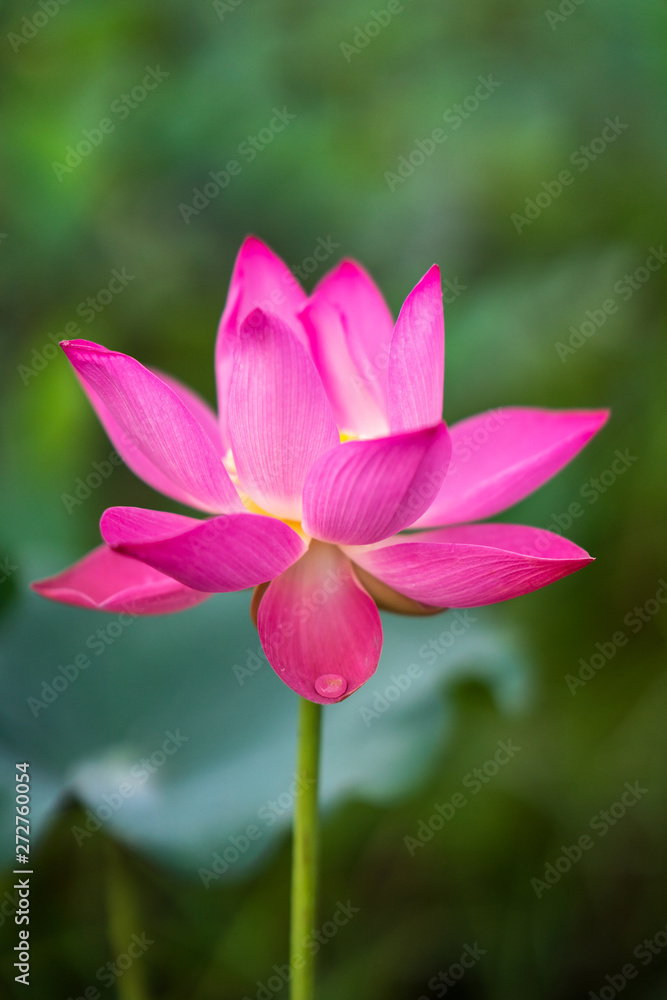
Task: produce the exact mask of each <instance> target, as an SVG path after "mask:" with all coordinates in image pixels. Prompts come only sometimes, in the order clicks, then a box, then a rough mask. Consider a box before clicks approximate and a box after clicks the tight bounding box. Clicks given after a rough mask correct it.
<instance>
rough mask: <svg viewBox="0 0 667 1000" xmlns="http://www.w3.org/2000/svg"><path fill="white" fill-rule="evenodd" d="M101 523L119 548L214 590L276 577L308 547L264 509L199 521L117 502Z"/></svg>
mask: <svg viewBox="0 0 667 1000" xmlns="http://www.w3.org/2000/svg"><path fill="white" fill-rule="evenodd" d="M100 528H101V531H102V537H103V538H104V540H105V542H106V543H107V544H108V545H110V546H111V547H112V548H113V549H115V550H116V551H117V552H122V553H123V554H124V555H127V556H132V557H133V558H135V559H139V560H141V561H142V562H144V563H146V564H147V565H148V566H152V567H153V568H154V569H156V570H159V571H160V572H161V573H166V574H167V575H168V576H171V577H173V578H174V579H175V580H178V581H179V582H180V583H182V584H185V586H187V587H192V589H193V590H203V591H207V592H209V593H220V592H223V593H225V592H228V591H230V590H244V589H245V588H246V587H254V586H256V585H257V584H259V583H265V582H266V581H267V580H272V579H273V578H274V577H275V576H278V575H279V574H280V573H282V572H283V570H285V569H287V568H288V566H291V565H292V563H293V562H295V561H296V560H297V559H298V558H299V557H300V556H301V555H303V553H304V552H305V551H306V545H305V543H304V542H303V541H302V539H301V538H300V537H299V536H298V535H297V534H296V532H295V531H292V529H291V528H290V527H289V526H288V525H286V524H283V522H282V521H276V520H274V519H273V518H271V517H263V516H262V515H260V514H247V513H246V514H228V515H226V516H223V517H213V518H211V519H210V520H208V521H198V520H196V519H195V518H192V517H183V516H182V515H180V514H168V513H165V512H163V511H159V510H144V509H143V508H141V507H111V508H109V510H106V511H105V512H104V514H103V515H102V520H101V522H100Z"/></svg>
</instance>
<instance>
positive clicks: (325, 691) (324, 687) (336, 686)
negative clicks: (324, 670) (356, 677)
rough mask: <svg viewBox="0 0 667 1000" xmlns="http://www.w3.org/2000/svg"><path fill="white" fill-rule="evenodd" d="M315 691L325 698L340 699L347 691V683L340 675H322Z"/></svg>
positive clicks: (316, 682) (317, 681) (318, 679)
mask: <svg viewBox="0 0 667 1000" xmlns="http://www.w3.org/2000/svg"><path fill="white" fill-rule="evenodd" d="M315 690H316V691H317V693H318V694H321V695H322V697H323V698H340V697H341V695H343V694H345V692H346V691H347V681H346V680H345V678H344V677H341V676H340V674H322V676H321V677H318V678H317V680H316V681H315Z"/></svg>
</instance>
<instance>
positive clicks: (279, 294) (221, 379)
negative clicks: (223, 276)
mask: <svg viewBox="0 0 667 1000" xmlns="http://www.w3.org/2000/svg"><path fill="white" fill-rule="evenodd" d="M305 304H306V293H305V292H304V291H303V289H302V288H301V286H300V284H299V282H298V281H297V280H296V278H295V277H294V275H293V274H292V272H291V271H290V270H289V268H288V267H287V265H286V264H285V263H283V261H282V260H281V259H280V258H279V257H277V256H276V255H275V254H274V253H273V251H272V250H270V249H269V247H267V245H266V243H262V241H261V240H258V239H257V237H256V236H248V237H247V238H246V240H245V241H244V243H243V246H242V247H241V249H240V250H239V253H238V256H237V258H236V263H235V264H234V271H233V272H232V279H231V282H230V286H229V294H228V296H227V302H226V304H225V308H224V311H223V314H222V318H221V320H220V326H219V327H218V337H217V340H216V345H215V371H216V379H217V383H218V409H219V411H220V425H221V430H222V437H223V439H224V441H225V443H226V444H227V445H228V443H229V438H228V433H227V396H228V394H229V383H230V380H231V374H232V361H233V356H234V342H235V340H236V334H237V332H238V330H239V327H240V325H241V323H242V322H243V320H244V319H245V318H246V317H247V316H248V315H249V314H250V313H251V312H252V311H253V309H262V310H263V311H264V312H270V313H273V314H274V315H275V316H279V317H280V319H282V320H283V321H284V322H285V323H287V324H288V325H289V326H291V327H293V328H294V329H295V330H296V331H297V336H298V327H299V324H298V322H297V318H296V317H297V313H298V311H299V310H300V309H302V308H303V306H304V305H305Z"/></svg>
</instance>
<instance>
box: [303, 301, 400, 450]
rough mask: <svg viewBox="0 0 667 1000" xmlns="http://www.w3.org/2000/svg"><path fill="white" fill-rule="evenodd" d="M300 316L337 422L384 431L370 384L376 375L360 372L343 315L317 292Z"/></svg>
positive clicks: (366, 432) (368, 433) (364, 433)
mask: <svg viewBox="0 0 667 1000" xmlns="http://www.w3.org/2000/svg"><path fill="white" fill-rule="evenodd" d="M300 318H301V321H302V322H303V326H304V328H305V330H306V333H307V335H308V337H309V340H310V353H311V356H312V359H313V361H314V362H315V367H316V368H317V370H318V372H319V374H320V378H321V379H322V384H323V385H324V388H325V390H326V394H327V397H328V399H329V402H330V403H331V407H332V409H333V412H334V416H335V418H336V423H337V424H338V426H339V427H340V428H341V430H345V431H348V432H351V433H353V434H357V435H359V436H361V437H377V436H378V435H380V434H386V433H387V432H388V431H389V423H388V420H387V417H386V414H385V412H384V410H383V407H382V406H381V405H380V404H379V403H378V401H377V389H376V388H375V387H374V385H373V383H374V381H375V380H376V379H377V375H376V374H374V373H373V371H372V369H368V370H367V371H365V372H364V373H363V374H362V371H361V370H360V369H359V368H358V367H357V365H356V363H355V361H354V360H353V357H352V353H351V348H350V344H349V342H348V330H349V327H348V326H347V325H346V323H345V321H344V319H343V315H342V314H341V313H340V311H339V310H338V309H337V308H336V307H335V306H334V305H332V304H331V303H330V302H327V300H326V298H325V297H324V296H323V295H322V294H319V295H318V294H317V293H316V294H315V295H313V297H312V299H311V300H310V302H309V303H308V305H307V306H306V307H305V309H304V310H303V311H302V312H301V313H300Z"/></svg>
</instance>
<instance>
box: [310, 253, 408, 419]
mask: <svg viewBox="0 0 667 1000" xmlns="http://www.w3.org/2000/svg"><path fill="white" fill-rule="evenodd" d="M310 302H311V303H315V304H317V306H318V307H319V306H320V305H327V306H329V307H330V308H332V309H333V310H335V312H337V313H338V315H339V316H340V317H341V321H342V324H343V329H344V333H345V341H346V344H347V348H348V351H349V355H350V359H351V362H352V364H353V365H354V368H355V370H356V372H357V373H358V374H359V375H360V376H361V377H362V378H364V379H366V382H367V386H368V389H369V390H370V393H371V395H373V396H374V397H375V400H376V403H377V404H378V405H379V407H380V410H381V412H382V413H383V414H385V413H386V409H387V402H386V397H387V366H388V363H389V349H390V346H391V338H392V334H393V330H394V321H393V318H392V315H391V313H390V312H389V308H388V306H387V303H386V302H385V300H384V298H383V296H382V292H381V291H380V290H379V288H378V287H377V285H376V284H375V282H374V281H373V279H372V278H371V276H370V275H369V274H368V273H367V272H366V271H365V270H364V269H363V267H362V266H361V265H360V264H358V263H357V262H356V261H354V260H343V261H341V263H340V264H339V265H338V266H337V267H335V268H334V269H333V271H330V272H329V274H326V275H325V276H324V278H322V280H321V281H320V282H319V284H318V285H317V286H316V287H315V290H314V292H313V294H312V296H311V299H310ZM351 429H354V428H351Z"/></svg>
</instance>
